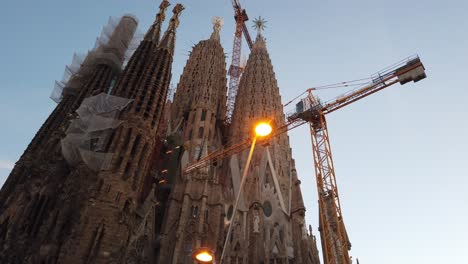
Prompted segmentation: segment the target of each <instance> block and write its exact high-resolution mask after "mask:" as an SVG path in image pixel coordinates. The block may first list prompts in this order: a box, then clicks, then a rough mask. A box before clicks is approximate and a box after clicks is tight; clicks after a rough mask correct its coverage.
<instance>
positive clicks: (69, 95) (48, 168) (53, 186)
mask: <svg viewBox="0 0 468 264" xmlns="http://www.w3.org/2000/svg"><path fill="white" fill-rule="evenodd" d="M111 21H112V20H111ZM110 25H111V26H112V27H110V28H107V29H111V30H109V31H103V32H105V33H106V34H109V35H106V36H105V38H104V39H106V41H102V39H100V40H99V41H98V42H97V45H96V47H95V49H93V50H92V51H90V52H89V53H88V55H87V57H86V58H85V59H84V61H83V62H82V64H81V67H80V68H79V69H78V71H77V72H76V73H75V74H74V75H72V76H71V78H70V79H69V80H68V82H67V83H65V84H64V86H65V87H64V89H63V93H62V98H61V100H60V102H59V103H58V105H57V107H56V109H55V110H54V111H53V112H52V114H51V115H50V116H49V118H48V119H47V120H46V122H45V123H44V125H43V126H42V127H41V129H40V130H39V132H38V133H37V134H36V136H35V137H34V139H33V140H32V142H31V143H30V145H29V146H28V148H27V149H26V151H25V153H24V154H23V156H22V157H21V159H20V160H19V161H18V162H17V164H16V166H15V168H14V169H13V171H12V173H11V174H10V176H9V177H8V179H7V182H6V183H5V184H4V185H3V187H2V189H1V192H0V234H1V235H0V244H2V248H1V249H0V262H1V263H28V262H33V263H34V262H38V263H40V262H56V261H57V259H59V256H60V255H64V254H67V253H69V252H67V253H65V252H63V251H61V245H62V244H63V243H65V242H66V241H69V240H70V239H72V238H71V237H70V230H71V228H72V226H74V225H75V224H77V222H79V214H80V213H81V212H80V207H79V204H80V203H83V202H84V201H85V200H88V199H87V197H86V196H82V195H81V194H83V193H86V192H87V188H89V187H90V185H92V183H93V181H89V180H90V179H89V178H87V177H86V175H82V174H80V173H78V172H77V171H75V172H73V170H74V168H73V167H72V166H69V164H67V162H66V161H65V160H64V156H63V151H62V149H61V146H60V141H61V139H63V137H64V136H65V131H67V129H69V126H70V120H71V119H73V118H74V113H75V111H76V110H77V109H78V107H79V106H80V105H81V104H82V102H83V101H84V99H85V98H88V97H90V96H92V95H94V94H96V93H101V92H108V91H109V89H110V87H111V86H112V83H113V80H115V79H116V78H117V76H118V74H119V73H120V70H121V65H122V63H123V60H124V56H123V54H124V53H125V51H126V49H127V47H128V45H129V43H130V41H131V39H132V37H133V34H134V32H135V29H136V26H137V21H136V19H135V18H133V17H131V16H124V17H122V19H120V20H119V21H117V23H116V24H111V23H110ZM88 143H89V142H88ZM77 189H79V190H77ZM72 207H73V208H72ZM5 219H6V220H7V224H6V225H5V223H6V222H5ZM2 229H3V230H2ZM3 231H6V232H3ZM44 249H46V250H45V251H44Z"/></svg>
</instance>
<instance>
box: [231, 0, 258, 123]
mask: <svg viewBox="0 0 468 264" xmlns="http://www.w3.org/2000/svg"><path fill="white" fill-rule="evenodd" d="M231 2H232V7H233V8H234V19H235V20H236V31H235V33H234V45H233V48H232V61H231V66H230V67H229V71H228V74H229V76H230V77H229V90H228V98H227V115H226V121H227V123H230V122H231V116H232V112H233V111H234V102H235V100H236V94H237V87H238V85H239V78H240V75H241V73H242V68H241V66H240V58H241V50H242V33H244V36H245V40H246V41H247V44H248V45H249V48H250V49H252V46H253V42H252V38H251V37H250V34H249V31H248V29H247V26H246V25H245V21H247V20H249V17H248V16H247V13H246V12H245V9H242V7H241V5H240V2H239V0H231Z"/></svg>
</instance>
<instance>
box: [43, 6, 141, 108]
mask: <svg viewBox="0 0 468 264" xmlns="http://www.w3.org/2000/svg"><path fill="white" fill-rule="evenodd" d="M137 24H138V20H137V19H136V18H135V17H134V16H132V15H124V16H122V17H121V18H114V17H110V18H109V20H108V23H107V25H106V26H104V28H103V29H102V31H101V34H100V36H99V37H98V38H97V39H96V42H95V44H94V48H93V49H92V50H90V51H88V53H87V54H76V53H75V54H74V55H73V59H72V62H71V64H70V65H67V66H65V72H64V74H63V77H62V80H60V81H55V85H54V89H53V91H52V93H51V96H50V98H51V99H52V100H53V101H55V102H56V103H59V102H60V101H61V100H62V98H63V96H64V95H67V94H76V93H77V92H78V91H79V90H80V89H81V88H82V87H83V86H84V85H85V84H86V80H87V79H88V77H89V75H90V73H91V72H92V70H93V69H94V66H96V65H100V64H104V65H108V66H110V67H111V68H113V69H114V70H115V71H120V70H121V69H122V65H123V63H124V61H127V60H128V58H129V57H130V56H131V55H132V54H133V51H134V50H135V49H136V46H137V45H138V43H137V41H138V39H137V38H135V37H138V36H136V34H135V31H136V27H137ZM137 35H138V34H137Z"/></svg>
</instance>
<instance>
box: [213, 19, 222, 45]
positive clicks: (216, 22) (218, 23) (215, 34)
mask: <svg viewBox="0 0 468 264" xmlns="http://www.w3.org/2000/svg"><path fill="white" fill-rule="evenodd" d="M211 22H212V23H213V33H211V37H210V39H214V40H217V41H219V40H220V37H219V31H220V30H221V28H222V27H223V25H224V20H223V18H222V17H217V16H215V17H213V19H211Z"/></svg>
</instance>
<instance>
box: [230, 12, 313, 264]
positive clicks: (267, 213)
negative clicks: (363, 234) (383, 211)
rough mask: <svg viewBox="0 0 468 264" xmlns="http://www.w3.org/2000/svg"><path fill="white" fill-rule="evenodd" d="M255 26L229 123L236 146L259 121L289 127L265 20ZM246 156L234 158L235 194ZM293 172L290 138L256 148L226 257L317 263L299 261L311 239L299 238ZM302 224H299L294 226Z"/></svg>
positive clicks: (285, 136)
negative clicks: (286, 124)
mask: <svg viewBox="0 0 468 264" xmlns="http://www.w3.org/2000/svg"><path fill="white" fill-rule="evenodd" d="M254 23H255V27H256V28H257V30H258V34H257V38H256V41H255V43H254V46H253V48H252V50H251V53H250V56H249V59H248V61H247V64H246V67H245V70H244V73H243V75H242V78H241V80H240V83H239V88H238V92H237V96H236V102H235V107H234V113H233V116H232V123H231V136H230V141H232V142H242V141H244V140H246V139H248V138H250V137H252V136H253V127H254V125H255V124H257V123H258V122H259V121H267V122H270V124H272V126H273V129H275V128H277V127H280V126H282V125H284V124H285V117H284V113H283V106H282V103H281V96H280V92H279V88H278V84H277V81H276V78H275V73H274V71H273V66H272V63H271V60H270V57H269V54H268V50H267V48H266V42H265V39H264V37H263V35H262V31H263V29H264V28H265V23H266V21H265V20H263V19H261V18H259V19H256V20H255V21H254ZM247 154H248V151H245V152H243V153H240V154H237V155H234V156H232V157H231V160H230V164H229V176H230V177H231V179H232V185H233V187H232V188H233V189H234V193H237V191H238V189H239V184H238V183H239V182H240V181H241V179H240V173H239V172H241V171H243V170H244V166H245V162H246V159H247ZM295 173H296V169H295V167H294V159H293V158H292V153H291V148H290V146H289V138H288V136H287V134H282V135H280V136H277V137H275V138H272V139H271V140H270V144H268V145H266V146H264V145H257V147H256V149H255V152H254V155H253V158H252V161H251V166H250V168H249V171H248V174H247V179H246V184H245V186H244V188H243V190H242V195H241V199H242V200H243V206H240V209H239V211H238V212H237V213H236V218H235V219H231V220H230V221H231V224H234V228H233V233H232V238H230V239H232V240H230V241H231V242H230V243H229V244H228V246H227V248H226V249H225V250H226V251H227V253H226V254H225V255H226V256H227V257H226V259H231V260H237V261H246V260H249V261H252V262H253V263H260V262H262V261H265V262H266V261H276V262H284V261H285V260H288V259H289V260H294V262H297V263H314V262H310V261H309V260H308V259H302V258H301V257H300V256H302V255H304V254H306V253H307V250H308V249H307V247H306V246H304V245H305V244H304V243H302V242H300V241H301V239H305V240H306V239H308V238H307V236H301V238H298V237H297V235H298V231H297V228H298V227H302V226H304V215H303V214H302V216H298V217H297V219H293V218H294V217H293V214H292V212H291V209H292V208H291V207H292V205H294V206H295V207H298V206H299V207H301V206H300V204H301V201H302V197H299V196H297V195H292V191H293V190H297V188H299V186H298V185H296V184H297V183H298V180H297V175H295ZM293 184H294V185H293ZM228 186H229V185H228ZM229 192H230V191H229V190H226V191H225V193H229ZM231 192H232V191H231ZM293 197H294V200H292V199H293ZM301 209H302V207H301ZM298 221H299V222H300V224H296V222H298ZM236 226H238V228H236ZM302 230H303V229H300V230H299V235H301V234H302V233H301V231H302ZM295 240H298V241H299V242H298V243H295V242H294V241H295ZM314 264H315V263H314Z"/></svg>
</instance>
